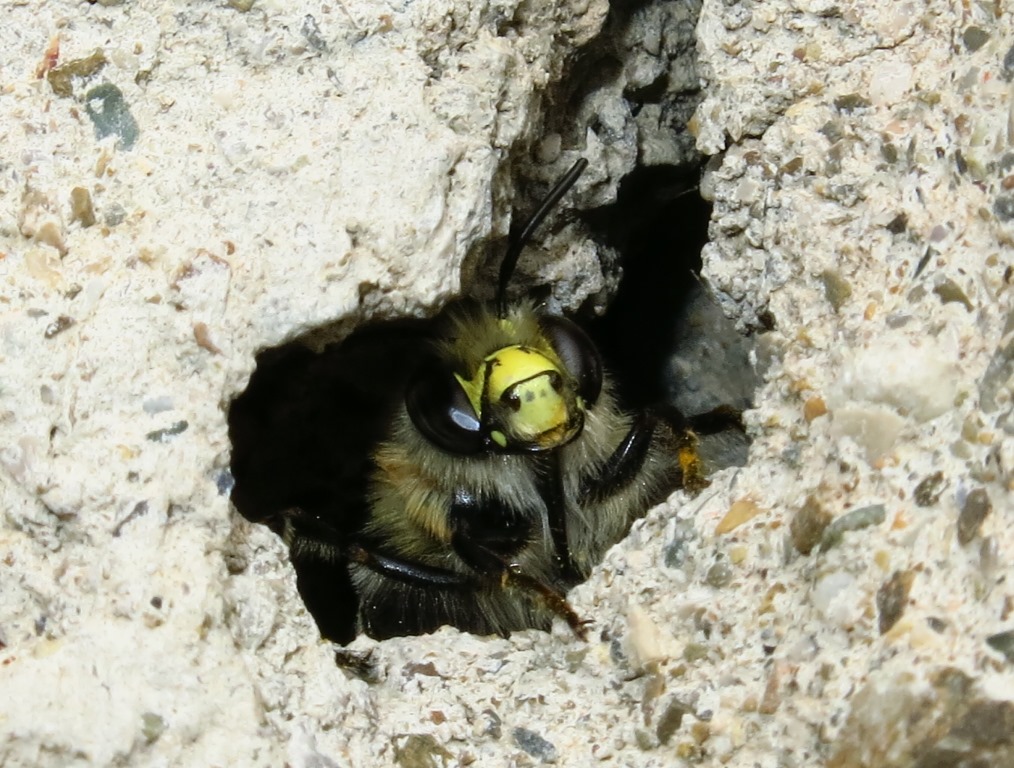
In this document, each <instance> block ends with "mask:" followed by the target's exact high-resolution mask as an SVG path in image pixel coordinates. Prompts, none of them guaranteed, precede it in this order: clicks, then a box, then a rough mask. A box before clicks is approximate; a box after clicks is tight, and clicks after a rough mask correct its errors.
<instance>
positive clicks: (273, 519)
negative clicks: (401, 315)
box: [229, 321, 429, 643]
mask: <svg viewBox="0 0 1014 768" xmlns="http://www.w3.org/2000/svg"><path fill="white" fill-rule="evenodd" d="M428 329H429V323H427V322H423V321H399V322H389V323H382V324H377V325H373V326H370V327H368V328H365V329H362V330H360V331H357V332H356V333H353V334H352V335H351V336H349V338H348V339H346V340H345V341H343V342H340V343H336V344H331V345H329V346H327V347H325V348H324V350H323V351H322V352H321V353H319V354H318V353H316V352H313V351H311V350H310V349H308V348H307V347H306V346H304V345H303V344H302V343H300V342H299V341H295V342H291V343H289V344H286V345H284V346H281V347H277V348H274V349H269V350H266V351H264V352H262V353H261V354H260V355H258V356H257V368H256V370H255V371H254V373H253V376H251V378H250V384H249V386H248V387H247V389H246V390H245V391H244V392H243V394H241V395H240V396H239V397H237V398H236V399H235V400H234V401H233V403H232V406H231V407H230V409H229V438H230V441H231V442H232V467H231V469H232V474H233V478H234V480H235V485H234V486H233V491H232V501H233V503H234V504H235V505H236V509H237V510H238V511H239V513H240V514H242V515H243V516H244V517H245V518H246V519H247V520H250V521H251V522H257V523H263V524H265V525H267V526H269V527H270V528H271V529H272V530H273V531H274V532H275V533H277V534H278V535H280V536H281V535H283V534H284V529H285V518H286V514H287V513H288V512H289V511H290V510H292V509H295V508H298V509H300V510H302V512H303V514H304V516H305V517H307V518H309V519H312V520H318V521H320V522H321V525H322V527H324V528H326V529H327V531H328V536H329V537H334V539H335V540H337V541H338V542H347V541H349V540H350V539H352V538H353V537H354V536H356V535H357V534H358V532H359V531H361V530H362V527H363V525H364V524H365V522H366V518H367V515H368V512H369V508H368V502H367V482H368V479H369V475H370V472H371V470H372V461H371V458H370V456H371V452H372V450H373V448H374V447H375V446H376V445H377V444H378V443H379V442H380V441H381V439H382V438H383V437H384V436H385V435H386V433H387V429H388V425H389V424H390V421H391V418H392V416H393V411H394V407H395V404H396V403H398V402H399V401H400V399H401V398H403V396H404V389H405V385H406V381H407V379H408V377H409V376H410V375H411V374H412V372H413V371H414V370H415V368H416V367H417V365H418V364H419V362H420V361H421V359H422V357H423V354H424V352H425V351H426V342H427V340H428V339H429V334H428ZM293 564H294V566H295V567H296V578H297V586H298V588H299V592H300V595H301V597H302V598H303V602H304V603H305V604H306V607H307V610H309V611H310V613H311V614H312V615H313V617H314V618H315V619H316V621H317V625H318V627H319V629H320V631H321V634H322V635H323V636H325V637H327V638H329V639H332V640H335V641H337V642H340V643H347V642H350V641H351V640H353V639H354V638H355V626H356V616H357V610H358V602H357V599H356V595H355V590H354V589H353V586H352V583H351V580H350V578H349V575H348V571H347V569H346V568H345V567H344V566H343V564H331V563H329V562H327V561H323V560H321V559H318V558H305V559H300V560H296V559H295V558H294V563H293Z"/></svg>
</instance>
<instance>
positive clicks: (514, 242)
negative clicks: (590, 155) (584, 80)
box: [496, 157, 588, 318]
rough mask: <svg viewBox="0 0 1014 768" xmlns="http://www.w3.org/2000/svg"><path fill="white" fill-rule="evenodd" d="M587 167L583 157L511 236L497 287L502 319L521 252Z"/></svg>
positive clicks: (505, 314) (498, 305)
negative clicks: (508, 287) (508, 285)
mask: <svg viewBox="0 0 1014 768" xmlns="http://www.w3.org/2000/svg"><path fill="white" fill-rule="evenodd" d="M587 167H588V161H587V160H586V159H585V158H583V157H582V158H579V159H578V161H577V162H576V163H574V165H572V166H571V167H570V170H569V171H567V173H566V174H565V175H564V177H563V178H562V179H560V180H559V181H558V182H556V184H555V185H554V186H553V188H552V189H551V190H549V194H548V195H546V196H545V198H543V200H542V202H541V203H539V207H538V208H536V209H535V213H533V214H532V215H531V216H529V217H528V220H527V221H525V223H524V224H523V225H522V226H521V228H520V229H519V230H517V234H516V235H511V237H510V242H509V244H508V246H507V252H506V253H505V254H504V257H503V261H502V262H500V280H499V283H498V285H497V294H496V296H497V308H498V311H499V314H500V317H501V318H503V317H506V316H507V283H509V282H510V280H511V277H512V276H513V275H514V268H515V267H516V266H517V265H518V258H520V256H521V251H523V250H524V248H525V246H526V245H528V241H529V240H530V239H531V237H532V233H533V232H535V230H536V229H537V228H538V226H539V225H540V224H541V223H542V222H543V221H544V220H545V218H546V216H548V215H549V212H550V211H551V210H553V207H554V206H555V205H556V204H557V203H558V202H560V198H561V197H563V196H564V195H565V194H567V191H568V190H569V189H570V188H571V187H573V186H574V183H575V182H576V181H577V180H578V178H579V177H580V176H581V174H582V173H584V169H585V168H587Z"/></svg>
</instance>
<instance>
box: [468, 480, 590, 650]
mask: <svg viewBox="0 0 1014 768" xmlns="http://www.w3.org/2000/svg"><path fill="white" fill-rule="evenodd" d="M450 512H451V513H450V521H451V527H452V531H453V533H452V534H451V546H452V547H453V548H454V551H455V552H456V553H457V554H458V556H459V557H460V558H461V559H462V560H464V561H465V563H467V564H468V565H469V566H470V567H472V568H474V569H475V570H476V572H477V573H483V574H491V575H496V574H499V577H500V583H501V585H511V586H514V587H517V588H518V589H521V590H522V591H524V592H527V593H529V594H531V595H533V596H534V597H536V598H537V599H538V600H539V602H541V603H542V604H543V605H544V606H545V607H546V608H548V609H549V610H550V611H552V612H553V613H554V614H556V615H557V616H559V617H560V618H562V619H563V620H564V621H566V622H567V624H568V625H569V626H570V628H571V629H572V630H574V634H576V635H577V636H578V637H579V638H581V639H582V640H583V639H585V629H584V627H585V622H584V621H583V620H582V619H581V617H580V616H578V615H577V613H576V612H575V611H574V609H573V608H571V607H570V603H568V602H567V598H566V596H565V595H564V594H563V592H561V591H560V590H559V589H557V588H555V587H553V586H551V585H549V584H546V583H545V582H543V581H541V580H539V579H537V578H535V577H533V576H529V575H528V574H526V573H524V572H523V571H522V569H521V566H520V565H519V564H518V563H516V562H514V559H513V558H514V557H515V556H516V555H517V554H518V553H519V552H521V551H522V550H523V549H524V548H525V547H526V546H528V543H529V541H530V538H531V530H532V523H531V520H530V518H529V517H527V516H524V515H521V514H518V513H517V512H516V511H515V510H513V509H512V508H510V507H508V506H507V505H506V504H504V503H503V502H501V501H500V500H499V499H496V498H487V499H483V500H480V499H478V498H477V497H476V496H474V495H472V494H470V493H467V492H465V491H460V490H459V491H458V492H457V493H456V494H455V495H454V502H453V503H452V504H451V510H450ZM564 535H566V533H565V531H564ZM555 538H556V536H555V534H554V540H555ZM565 551H566V550H565ZM568 560H569V555H568Z"/></svg>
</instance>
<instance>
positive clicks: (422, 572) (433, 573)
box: [346, 544, 476, 589]
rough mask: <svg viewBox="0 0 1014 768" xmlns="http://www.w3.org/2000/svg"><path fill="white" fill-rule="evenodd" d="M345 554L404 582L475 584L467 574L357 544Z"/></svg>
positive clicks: (460, 586) (442, 586) (446, 585)
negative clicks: (381, 552) (372, 550)
mask: <svg viewBox="0 0 1014 768" xmlns="http://www.w3.org/2000/svg"><path fill="white" fill-rule="evenodd" d="M346 554H347V555H348V558H349V560H350V561H351V562H353V563H358V564H359V565H363V566H366V567H367V568H369V569H370V570H371V571H374V572H375V573H378V574H380V575H381V576H385V577H387V578H389V579H394V580H395V581H401V582H404V583H406V584H415V585H417V586H422V587H437V588H439V589H474V588H475V586H476V583H475V580H474V579H473V578H471V577H470V576H468V575H467V574H463V573H455V572H454V571H448V570H446V569H444V568H435V567H433V566H430V565H423V564H421V563H413V562H410V561H408V560H402V559H400V558H397V557H390V556H389V555H382V554H380V553H378V552H371V551H370V550H368V549H366V548H364V547H362V546H360V545H359V544H353V545H352V546H350V547H349V548H348V549H347V550H346Z"/></svg>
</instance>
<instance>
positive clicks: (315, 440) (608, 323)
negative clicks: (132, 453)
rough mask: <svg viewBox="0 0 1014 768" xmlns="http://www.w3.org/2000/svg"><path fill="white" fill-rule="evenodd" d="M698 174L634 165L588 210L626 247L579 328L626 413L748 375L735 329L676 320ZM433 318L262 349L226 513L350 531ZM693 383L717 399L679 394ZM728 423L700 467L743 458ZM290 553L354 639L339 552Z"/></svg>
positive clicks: (742, 394) (317, 602)
mask: <svg viewBox="0 0 1014 768" xmlns="http://www.w3.org/2000/svg"><path fill="white" fill-rule="evenodd" d="M695 181H696V177H695V176H691V177H687V176H686V175H681V174H679V173H676V172H675V171H673V170H672V169H657V168H656V169H647V170H644V171H639V172H636V173H635V174H634V175H632V176H631V177H630V178H628V179H627V180H626V181H625V182H624V184H623V186H622V187H621V194H620V196H619V200H618V202H617V203H616V204H615V205H613V206H609V207H607V208H602V209H599V210H597V211H593V212H590V213H589V214H588V215H587V222H588V223H589V225H590V226H591V227H592V229H593V230H594V231H595V232H596V233H597V234H598V236H600V237H602V238H603V239H604V240H606V241H608V242H609V243H610V244H612V245H614V246H616V247H618V248H619V249H620V250H621V252H622V253H623V266H624V278H623V281H622V282H621V284H620V290H619V293H618V295H617V297H616V301H615V302H614V304H613V306H612V307H611V309H610V311H609V312H608V313H607V314H606V315H605V316H604V317H603V318H600V319H596V320H592V321H590V322H588V323H585V325H586V327H587V328H588V330H589V332H590V333H591V334H592V336H593V338H594V340H595V341H596V343H597V344H598V345H599V347H600V349H601V351H602V353H603V357H604V358H605V360H606V363H607V366H608V367H609V369H610V370H611V371H612V372H613V373H614V374H615V376H614V377H615V378H616V379H617V380H618V382H619V383H620V387H621V393H620V394H621V396H622V399H623V402H624V405H625V407H626V408H628V409H630V410H634V409H640V408H644V407H653V408H656V409H661V410H662V411H663V412H664V410H665V408H667V407H668V408H676V409H678V410H679V411H681V412H682V413H684V414H685V415H694V414H696V413H700V412H702V411H706V410H710V409H711V408H713V407H715V406H717V405H730V406H733V407H735V408H744V407H746V406H747V405H748V403H749V398H750V393H752V391H753V387H754V386H755V384H754V380H753V378H751V374H752V371H750V369H749V364H748V363H747V362H746V360H747V358H746V352H745V351H744V350H745V349H746V347H742V348H741V347H737V346H736V343H737V342H736V339H739V338H740V337H738V335H736V334H735V333H734V332H733V336H735V337H736V339H732V338H731V337H730V338H726V337H725V336H723V337H722V338H721V340H709V341H708V342H707V343H705V344H702V343H701V340H700V338H699V333H698V332H699V331H703V330H705V329H704V328H703V327H696V326H695V327H694V328H693V329H692V330H687V329H686V328H684V325H685V324H686V323H687V322H688V317H691V314H688V313H691V311H692V308H693V307H694V306H697V305H696V304H695V302H700V301H701V297H704V298H705V299H707V295H706V292H705V291H704V290H703V289H702V286H701V285H700V283H699V282H698V281H697V280H696V279H695V278H694V276H693V275H694V274H695V273H696V272H697V271H698V270H699V268H700V249H701V247H702V246H703V244H704V242H705V238H706V230H707V221H708V216H709V214H710V209H709V207H708V206H707V205H706V204H705V203H704V202H703V201H702V200H700V198H699V197H698V196H697V194H696V191H695V188H696V187H695ZM708 303H710V305H711V306H712V307H713V306H714V305H713V302H710V299H708ZM718 315H719V316H720V313H718ZM722 319H723V320H724V318H722ZM433 328H434V321H404V322H395V323H383V324H378V325H373V326H369V327H367V328H364V329H361V330H358V331H356V332H355V333H353V334H352V335H350V336H349V337H348V338H347V339H346V340H345V341H343V342H341V343H338V344H331V345H329V346H327V347H326V348H325V349H324V350H323V352H321V353H319V354H318V353H315V352H313V351H311V350H310V349H308V348H307V347H306V346H304V345H303V344H301V343H300V342H298V341H297V342H293V343H290V344H287V345H285V346H282V347H279V348H276V349H271V350H267V351H265V352H263V353H262V354H260V355H259V356H258V358H257V369H256V370H255V372H254V374H253V376H252V377H251V380H250V384H249V386H248V388H247V390H246V391H245V392H244V393H243V394H242V395H240V396H239V397H237V398H236V400H235V401H234V402H233V404H232V406H231V408H230V412H229V433H230V439H231V441H232V446H233V453H232V474H233V477H234V479H235V486H234V489H233V492H232V500H233V502H234V503H235V505H236V508H237V510H238V511H239V512H240V513H241V514H242V515H243V516H244V517H246V518H247V519H248V520H250V521H253V522H258V523H263V524H266V525H268V526H269V527H271V528H272V529H273V530H274V531H275V532H276V533H278V534H279V535H282V534H283V533H284V529H285V521H286V515H287V513H288V512H289V511H290V510H292V509H294V508H298V509H299V510H301V511H302V517H303V518H307V519H310V520H314V521H319V522H320V524H321V529H322V530H325V529H326V535H327V537H328V538H329V539H330V540H331V541H332V542H333V543H337V544H339V545H341V544H346V545H347V544H349V543H350V542H353V541H355V540H358V539H359V537H360V535H361V533H362V530H363V526H364V524H365V523H366V521H367V518H368V515H369V507H368V498H367V492H368V481H369V477H370V474H371V472H372V470H373V464H372V460H371V454H372V452H373V450H374V448H375V446H376V445H377V444H378V443H379V442H380V441H381V440H383V439H384V438H385V437H386V436H387V430H388V425H389V424H390V423H391V420H392V417H393V413H394V409H395V408H396V407H397V405H398V404H399V403H400V402H401V401H402V400H403V398H404V393H405V388H406V385H407V383H408V381H409V378H410V377H411V376H412V374H413V373H414V372H415V370H416V369H417V367H418V366H419V365H420V364H421V363H422V361H423V359H424V357H425V356H426V355H427V354H429V353H430V347H429V344H428V342H429V341H430V340H431V339H432V338H433V333H432V329H433ZM730 328H731V324H729V325H728V327H727V328H725V329H724V332H725V333H726V334H727V333H728V332H729V329H730ZM707 330H708V331H709V332H710V330H711V329H710V328H709V329H707ZM681 344H682V347H681ZM686 347H690V348H697V350H698V352H697V353H695V354H697V357H698V358H700V357H701V354H700V353H699V350H700V349H704V350H705V352H706V354H704V355H703V357H705V358H708V357H710V358H712V360H711V362H712V363H715V364H716V365H712V366H711V370H710V371H709V373H708V374H707V377H706V378H704V379H701V378H700V377H698V376H697V374H698V373H699V372H700V371H702V370H704V369H705V368H707V366H704V365H703V364H701V365H696V364H693V365H692V364H688V363H687V362H686V359H685V358H686V353H685V352H680V351H679V350H680V349H684V348H686ZM729 349H732V350H733V352H729V353H728V354H725V352H723V353H722V354H717V353H715V350H729ZM708 350H711V352H710V353H708ZM719 358H720V359H719ZM740 358H741V359H740ZM730 361H731V362H730ZM686 369H690V373H691V374H692V375H689V376H688V375H686V373H687V370H686ZM723 378H735V379H740V380H741V381H740V382H739V384H738V386H739V389H738V390H736V392H734V393H733V394H731V395H726V394H725V392H726V390H724V389H722V388H721V387H718V386H717V384H715V382H716V381H718V380H720V379H723ZM730 391H731V390H730ZM701 392H703V393H705V394H706V395H707V396H708V397H709V398H711V400H715V399H716V398H717V400H718V401H716V402H713V403H711V402H710V401H709V400H708V399H707V398H704V399H702V398H700V397H698V398H697V399H696V401H695V399H694V397H692V396H691V397H688V396H687V393H689V394H690V395H693V394H694V393H698V394H699V393H701ZM723 397H729V398H732V399H726V400H722V398H723ZM701 403H704V404H705V407H698V406H699V405H700V404H701ZM688 404H689V406H690V407H688ZM725 434H726V437H725V440H726V442H728V440H730V439H731V440H732V441H733V443H734V446H733V448H732V449H729V448H728V446H725V447H723V448H721V449H720V450H718V451H717V452H713V453H714V455H711V456H709V454H708V451H707V450H705V448H706V446H705V445H704V444H703V443H702V454H703V458H704V459H705V462H706V463H707V464H708V465H709V466H710V467H711V468H717V467H720V466H728V465H731V464H740V463H743V461H744V459H745V452H746V446H747V443H746V438H745V436H743V435H742V433H740V432H738V431H737V432H736V434H734V435H732V436H731V437H730V436H729V434H731V432H730V431H727V433H725ZM709 439H710V438H709ZM292 560H293V565H294V567H295V570H296V576H297V585H298V588H299V592H300V595H301V596H302V598H303V600H304V602H305V604H306V606H307V609H308V610H309V611H310V613H311V614H312V615H313V616H314V618H315V620H316V621H317V625H318V627H319V629H320V631H321V634H322V635H324V636H325V637H327V638H329V639H331V640H334V641H337V642H340V643H343V644H344V643H348V642H350V641H351V640H353V639H354V637H355V634H356V624H357V612H358V603H357V598H356V593H355V589H354V587H353V584H352V583H351V579H350V577H349V574H348V569H347V567H346V564H345V563H344V561H342V562H333V561H328V560H326V559H321V558H319V557H307V558H301V557H299V556H298V555H297V553H295V552H294V553H293V557H292Z"/></svg>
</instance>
